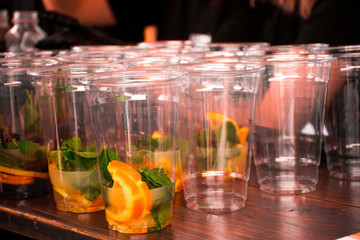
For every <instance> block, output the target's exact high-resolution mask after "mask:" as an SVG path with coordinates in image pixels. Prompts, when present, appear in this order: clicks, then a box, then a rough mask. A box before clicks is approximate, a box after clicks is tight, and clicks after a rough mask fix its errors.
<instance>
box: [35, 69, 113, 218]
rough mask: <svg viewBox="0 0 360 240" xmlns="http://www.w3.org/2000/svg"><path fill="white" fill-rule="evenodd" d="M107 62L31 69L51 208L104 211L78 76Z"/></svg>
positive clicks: (102, 70) (92, 143) (92, 137)
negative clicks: (48, 182)
mask: <svg viewBox="0 0 360 240" xmlns="http://www.w3.org/2000/svg"><path fill="white" fill-rule="evenodd" d="M115 70H118V69H117V66H112V65H91V64H87V65H81V64H80V65H79V64H70V65H59V66H56V67H52V68H38V69H31V70H30V72H29V74H30V75H31V76H32V77H33V78H34V81H35V86H36V90H37V95H38V98H39V106H40V117H41V122H42V126H43V130H44V134H45V142H46V153H47V158H48V167H49V174H50V180H51V183H52V188H53V195H54V200H55V203H56V207H57V209H58V210H61V211H70V212H75V213H84V212H94V211H100V210H103V209H104V207H105V205H104V202H103V199H102V196H101V187H100V182H99V174H98V165H97V155H96V147H95V135H94V131H93V127H92V123H91V120H90V112H89V108H88V106H87V101H86V98H85V88H84V85H83V84H82V82H81V79H82V78H83V77H84V76H86V75H89V74H90V75H91V74H96V73H97V72H106V71H115Z"/></svg>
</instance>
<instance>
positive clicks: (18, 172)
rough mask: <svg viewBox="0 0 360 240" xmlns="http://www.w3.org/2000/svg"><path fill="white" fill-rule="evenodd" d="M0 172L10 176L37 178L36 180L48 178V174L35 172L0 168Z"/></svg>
mask: <svg viewBox="0 0 360 240" xmlns="http://www.w3.org/2000/svg"><path fill="white" fill-rule="evenodd" d="M0 172H4V173H8V174H12V175H19V176H26V177H37V178H45V179H46V178H49V173H48V172H35V171H26V170H21V169H15V168H9V167H4V166H0Z"/></svg>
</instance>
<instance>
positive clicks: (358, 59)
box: [324, 45, 360, 180]
mask: <svg viewBox="0 0 360 240" xmlns="http://www.w3.org/2000/svg"><path fill="white" fill-rule="evenodd" d="M328 52H329V54H333V55H334V56H335V57H336V60H335V61H334V62H333V63H332V67H331V75H330V80H329V88H328V92H329V93H328V97H327V103H326V112H325V129H326V133H324V146H325V153H326V160H327V167H328V170H329V173H330V175H331V176H334V177H336V178H339V179H346V180H360V138H359V133H360V122H359V119H358V116H359V110H360V109H359V104H360V102H359V98H358V95H359V91H360V85H359V81H360V78H359V73H360V70H359V63H360V46H356V45H354V46H339V47H331V48H329V49H328Z"/></svg>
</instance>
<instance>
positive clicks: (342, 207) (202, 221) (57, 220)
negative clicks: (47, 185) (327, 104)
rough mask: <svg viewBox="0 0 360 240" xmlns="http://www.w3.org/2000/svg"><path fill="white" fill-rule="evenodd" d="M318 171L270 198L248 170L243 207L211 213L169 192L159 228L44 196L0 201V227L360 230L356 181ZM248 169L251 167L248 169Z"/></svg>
mask: <svg viewBox="0 0 360 240" xmlns="http://www.w3.org/2000/svg"><path fill="white" fill-rule="evenodd" d="M325 165H326V164H324V163H322V164H321V165H320V169H319V183H318V185H317V190H316V191H315V192H313V193H309V194H304V195H293V196H276V195H270V194H267V193H263V192H261V191H260V189H259V186H258V184H257V183H256V176H255V175H256V174H255V173H254V172H253V173H252V177H251V179H250V182H249V188H248V199H247V200H246V206H245V207H244V208H243V209H241V210H239V211H236V212H232V213H226V214H220V215H212V214H206V213H202V212H197V211H194V210H191V209H188V208H186V206H185V201H184V197H183V194H182V193H177V194H176V195H175V200H174V201H175V202H174V217H173V223H172V225H171V226H169V227H167V228H166V229H165V230H162V231H159V232H155V233H149V234H142V235H125V234H121V233H118V232H115V231H111V230H108V228H107V223H106V220H105V216H104V211H100V212H96V213H88V214H75V213H68V212H61V211H58V210H57V209H56V207H55V203H54V201H53V198H52V194H49V195H47V196H43V197H38V198H31V199H27V200H2V199H0V228H2V229H6V230H9V231H12V232H17V233H20V234H23V235H27V236H30V237H32V238H38V239H61V240H64V239H76V240H81V239H196V240H198V239H299V240H300V239H321V240H323V239H336V238H340V237H344V236H347V235H351V234H354V233H358V232H360V181H353V182H350V181H342V180H338V179H335V178H332V177H330V176H329V174H328V171H327V169H326V166H325ZM253 169H254V168H253Z"/></svg>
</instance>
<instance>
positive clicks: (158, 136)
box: [151, 130, 163, 139]
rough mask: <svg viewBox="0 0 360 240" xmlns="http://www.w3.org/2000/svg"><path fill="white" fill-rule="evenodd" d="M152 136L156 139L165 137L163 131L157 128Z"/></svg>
mask: <svg viewBox="0 0 360 240" xmlns="http://www.w3.org/2000/svg"><path fill="white" fill-rule="evenodd" d="M151 137H152V138H154V139H158V138H161V137H163V134H162V133H161V132H159V131H158V130H156V131H154V132H153V134H152V135H151Z"/></svg>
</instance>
